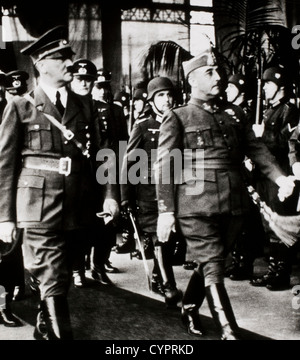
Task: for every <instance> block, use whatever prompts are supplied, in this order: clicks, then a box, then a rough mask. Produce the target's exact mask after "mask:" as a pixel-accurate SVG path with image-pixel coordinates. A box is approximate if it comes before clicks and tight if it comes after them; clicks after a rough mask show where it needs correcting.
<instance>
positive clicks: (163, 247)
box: [155, 243, 182, 308]
mask: <svg viewBox="0 0 300 360" xmlns="http://www.w3.org/2000/svg"><path fill="white" fill-rule="evenodd" d="M155 254H156V256H157V260H158V264H159V268H160V272H161V276H162V279H163V285H164V293H165V304H166V306H167V308H176V307H177V303H178V302H179V301H180V300H181V299H182V291H181V290H178V289H177V286H176V281H175V276H174V271H173V266H172V261H171V256H170V252H169V248H168V243H164V244H160V246H156V249H155Z"/></svg>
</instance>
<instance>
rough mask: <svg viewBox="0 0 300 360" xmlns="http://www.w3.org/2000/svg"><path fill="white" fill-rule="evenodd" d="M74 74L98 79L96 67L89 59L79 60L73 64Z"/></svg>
mask: <svg viewBox="0 0 300 360" xmlns="http://www.w3.org/2000/svg"><path fill="white" fill-rule="evenodd" d="M73 74H74V75H81V76H86V77H91V78H94V79H96V78H97V68H96V65H95V64H94V63H92V62H91V61H90V60H88V59H78V60H76V61H74V63H73Z"/></svg>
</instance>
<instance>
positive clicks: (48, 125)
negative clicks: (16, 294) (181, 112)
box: [0, 26, 118, 340]
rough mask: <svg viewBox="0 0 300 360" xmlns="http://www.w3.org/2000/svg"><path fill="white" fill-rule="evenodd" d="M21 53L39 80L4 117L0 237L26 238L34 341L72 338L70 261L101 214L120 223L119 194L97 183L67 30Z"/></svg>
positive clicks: (89, 125) (85, 104)
mask: <svg viewBox="0 0 300 360" xmlns="http://www.w3.org/2000/svg"><path fill="white" fill-rule="evenodd" d="M22 53H23V54H25V55H29V56H30V57H31V58H32V60H33V63H34V65H35V68H36V70H37V72H38V74H39V80H38V86H37V88H36V89H35V90H34V91H33V92H32V93H31V94H29V96H24V97H15V98H13V99H12V101H11V102H10V103H9V104H8V105H7V106H6V108H5V111H4V114H3V121H2V124H1V127H0V149H1V151H0V168H1V173H0V187H1V190H2V191H1V195H0V208H1V214H0V238H1V239H2V240H3V241H4V242H12V241H13V237H14V233H15V230H16V229H20V230H21V231H22V232H23V247H24V260H25V267H26V268H27V269H28V271H29V273H30V275H31V278H32V279H33V280H34V284H35V287H33V289H34V290H35V291H36V292H37V293H38V295H39V297H40V306H39V314H38V316H37V322H36V327H35V331H34V337H35V338H36V339H41V340H51V339H53V340H64V339H72V338H73V335H72V329H71V324H70V316H69V310H68V302H67V294H68V289H69V285H70V279H71V278H72V269H71V267H70V264H71V259H72V254H73V252H74V251H76V248H77V247H80V248H81V247H82V244H81V243H82V241H87V240H88V239H87V233H88V231H93V226H94V223H95V218H96V216H95V214H96V212H97V211H103V210H104V211H106V212H109V213H110V214H111V215H112V216H113V217H114V216H115V215H116V214H117V212H118V205H117V203H116V201H115V200H114V192H113V191H114V190H113V187H110V185H109V184H108V185H107V187H106V188H105V189H104V188H102V187H101V188H99V185H98V184H97V183H96V176H95V171H94V170H95V157H96V152H97V150H98V144H99V142H100V140H99V139H98V133H99V132H98V131H97V123H96V119H95V116H94V111H93V106H92V103H91V100H90V99H88V98H86V97H83V96H79V95H77V94H75V93H73V92H71V91H70V90H69V89H68V87H67V85H68V84H69V83H70V82H71V81H72V79H73V74H72V61H71V57H72V54H73V51H72V49H71V47H70V45H69V43H68V40H67V28H65V27H63V26H58V27H56V28H54V29H52V30H49V31H48V32H47V33H45V34H44V35H43V36H41V37H40V38H38V39H37V40H36V41H34V42H33V43H32V44H31V45H29V46H27V47H26V48H25V49H23V50H22ZM101 199H102V200H101ZM36 286H37V287H36Z"/></svg>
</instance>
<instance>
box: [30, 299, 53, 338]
mask: <svg viewBox="0 0 300 360" xmlns="http://www.w3.org/2000/svg"><path fill="white" fill-rule="evenodd" d="M33 337H34V338H35V339H36V340H50V338H49V332H48V329H47V324H46V321H45V315H44V312H43V310H42V303H40V304H39V307H38V314H37V317H36V324H35V328H34V332H33Z"/></svg>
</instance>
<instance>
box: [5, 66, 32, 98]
mask: <svg viewBox="0 0 300 360" xmlns="http://www.w3.org/2000/svg"><path fill="white" fill-rule="evenodd" d="M28 79H29V74H28V73H27V72H26V71H22V70H14V71H10V72H9V73H7V74H6V81H5V88H6V91H7V92H8V93H9V94H11V95H13V96H14V95H23V94H25V93H26V91H27V80H28Z"/></svg>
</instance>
